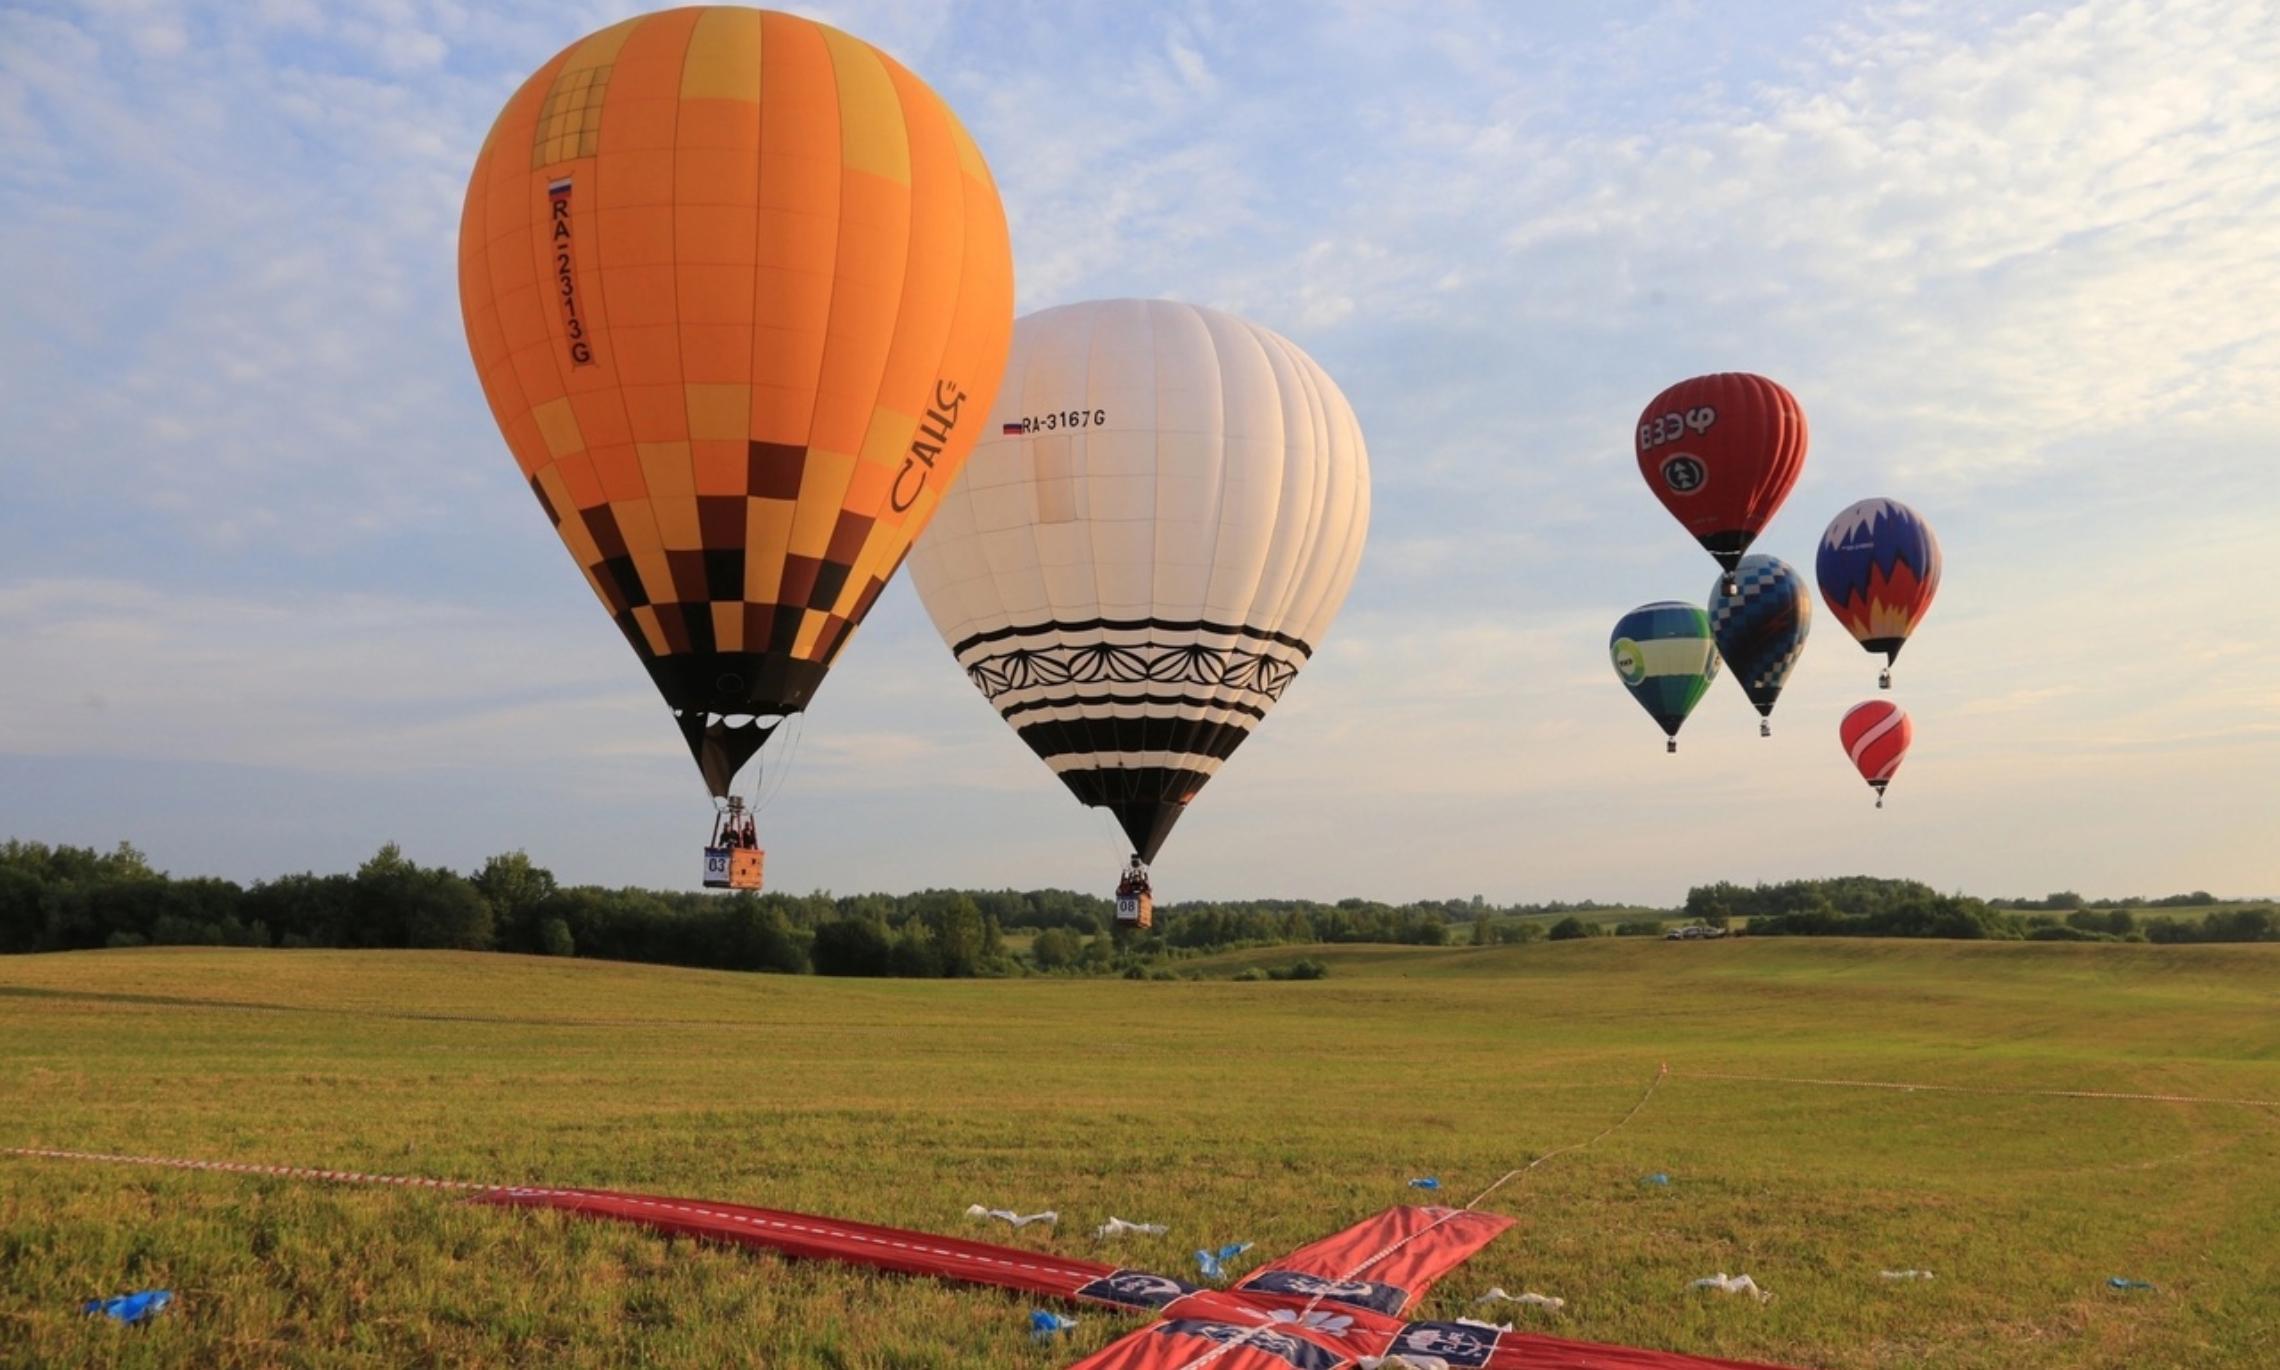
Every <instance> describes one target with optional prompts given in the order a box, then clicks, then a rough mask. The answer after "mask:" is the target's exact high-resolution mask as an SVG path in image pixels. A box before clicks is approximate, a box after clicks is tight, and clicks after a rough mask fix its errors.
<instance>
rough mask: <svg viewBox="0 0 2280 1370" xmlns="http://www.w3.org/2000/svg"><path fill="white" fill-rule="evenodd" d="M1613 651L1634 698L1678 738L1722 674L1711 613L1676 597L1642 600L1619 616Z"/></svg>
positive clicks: (1610, 648)
mask: <svg viewBox="0 0 2280 1370" xmlns="http://www.w3.org/2000/svg"><path fill="white" fill-rule="evenodd" d="M1607 654H1608V657H1609V658H1610V659H1611V660H1612V661H1613V662H1614V663H1615V675H1616V677H1617V678H1618V679H1620V680H1621V681H1622V682H1623V685H1624V687H1625V688H1627V689H1628V690H1630V692H1631V698H1633V699H1635V700H1637V701H1639V707H1640V708H1642V709H1645V710H1646V711H1647V716H1648V717H1649V718H1652V719H1653V720H1654V721H1655V723H1656V724H1657V725H1658V726H1660V727H1661V728H1662V730H1663V733H1664V735H1666V736H1668V737H1671V738H1673V739H1675V738H1676V737H1677V736H1678V730H1679V728H1680V727H1681V726H1682V725H1684V724H1685V722H1686V716H1687V715H1688V714H1690V713H1693V712H1694V706H1695V705H1696V704H1699V703H1701V702H1702V696H1703V695H1705V694H1707V693H1709V690H1710V682H1711V681H1713V680H1716V679H1717V678H1718V651H1717V648H1716V647H1715V646H1713V645H1712V643H1711V640H1710V616H1709V615H1708V614H1706V613H1704V612H1703V611H1702V610H1700V609H1698V608H1696V607H1695V606H1693V605H1691V604H1682V603H1680V602H1679V601H1677V600H1674V599H1666V600H1659V601H1657V602H1656V603H1653V604H1642V605H1640V606H1639V607H1638V608H1636V609H1633V610H1632V611H1631V612H1629V613H1627V614H1625V615H1623V616H1622V617H1621V618H1619V619H1617V620H1615V631H1614V632H1613V633H1610V634H1609V635H1608V639H1607ZM1675 745H1676V744H1675V742H1674V743H1673V746H1674V747H1675Z"/></svg>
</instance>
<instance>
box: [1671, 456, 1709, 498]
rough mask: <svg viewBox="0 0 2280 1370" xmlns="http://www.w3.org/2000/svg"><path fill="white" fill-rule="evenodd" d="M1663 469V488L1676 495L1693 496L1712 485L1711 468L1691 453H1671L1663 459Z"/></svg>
mask: <svg viewBox="0 0 2280 1370" xmlns="http://www.w3.org/2000/svg"><path fill="white" fill-rule="evenodd" d="M1661 469H1662V483H1663V488H1664V489H1666V490H1668V491H1670V492H1671V493H1672V494H1674V495H1691V494H1693V493H1694V492H1695V491H1697V490H1700V489H1701V488H1702V487H1703V486H1705V485H1707V484H1709V483H1710V468H1709V467H1707V466H1704V465H1703V464H1702V458H1700V457H1697V456H1694V455H1692V454H1690V453H1686V452H1673V453H1671V454H1670V455H1669V456H1667V457H1664V458H1663V460H1662V468H1661Z"/></svg>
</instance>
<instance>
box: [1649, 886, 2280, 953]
mask: <svg viewBox="0 0 2280 1370" xmlns="http://www.w3.org/2000/svg"><path fill="white" fill-rule="evenodd" d="M2218 902H2220V901H2219V900H2217V899H2216V898H2214V897H2213V896H2211V895H2210V894H2209V893H2208V892H2207V891H2205V890H2196V891H2194V892H2193V893H2192V894H2189V895H2172V896H2169V897H2167V898H2163V899H2155V900H2147V899H2142V898H2136V897H2133V898H2131V899H2130V900H2128V901H2122V902H2118V903H2117V904H2116V906H2114V907H2110V908H2092V907H2089V906H2088V901H2087V900H2084V899H2082V898H2081V896H2079V895H2074V894H2059V895H2052V896H2050V897H2049V899H2048V900H2038V901H2027V900H2001V901H1994V900H1985V899H1976V898H1973V897H1972V896H1970V895H1965V894H1942V893H1941V892H1939V891H1938V890H1935V889H1933V888H1932V887H1931V886H1929V885H1926V884H1924V883H1923V882H1922V881H1918V880H1886V879H1879V878H1875V877H1871V876H1842V877H1839V878H1836V879H1831V880H1785V881H1781V882H1779V883H1775V884H1758V885H1750V886H1742V885H1736V884H1732V883H1730V882H1726V881H1719V882H1718V883H1715V884H1710V885H1697V886H1695V887H1694V888H1693V889H1691V890H1688V891H1687V894H1686V904H1685V912H1686V914H1687V915H1688V916H1689V917H1691V918H1693V919H1696V920H1698V921H1700V922H1704V923H1709V924H1711V925H1713V926H1717V927H1726V926H1728V925H1729V924H1730V923H1731V922H1733V921H1734V920H1736V919H1747V920H1748V925H1747V931H1748V932H1749V934H1750V935H1751V936H1753V937H1767V936H1774V937H1780V936H1790V937H1948V938H2005V939H2014V940H2015V939H2025V940H2029V941H2043V942H2097V941H2115V942H2119V941H2137V942H2161V943H2178V942H2273V941H2280V914H2276V913H2275V911H2274V910H2273V909H2272V908H2271V907H2270V906H2269V905H2265V906H2247V905H2243V906H2236V907H2227V908H2216V909H2211V910H2210V911H2209V912H2208V913H2207V914H2206V915H2205V916H2203V917H2201V918H2197V919H2195V918H2177V917H2173V916H2169V915H2156V916H2153V917H2149V918H2143V919H2141V918H2140V917H2139V916H2138V914H2137V910H2140V909H2146V908H2183V907H2188V906H2195V905H2207V904H2215V903H2218ZM2025 909H2038V910H2059V909H2065V910H2069V911H2068V912H2067V913H2066V915H2065V917H2064V918H2060V917H2058V916H2057V914H2056V913H2055V912H2033V913H2030V912H2024V911H2023V910H2025Z"/></svg>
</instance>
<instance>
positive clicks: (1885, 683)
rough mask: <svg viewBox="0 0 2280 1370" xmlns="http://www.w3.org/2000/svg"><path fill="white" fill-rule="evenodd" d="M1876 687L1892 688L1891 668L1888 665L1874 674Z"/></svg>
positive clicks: (1881, 688) (1882, 688) (1880, 688)
mask: <svg viewBox="0 0 2280 1370" xmlns="http://www.w3.org/2000/svg"><path fill="white" fill-rule="evenodd" d="M1876 688H1877V689H1879V690H1889V689H1891V688H1892V668H1891V667H1889V666H1888V667H1886V668H1885V669H1884V670H1882V671H1880V672H1878V673H1877V676H1876Z"/></svg>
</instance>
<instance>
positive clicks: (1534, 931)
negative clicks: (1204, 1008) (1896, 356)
mask: <svg viewBox="0 0 2280 1370" xmlns="http://www.w3.org/2000/svg"><path fill="white" fill-rule="evenodd" d="M2053 897H2054V898H2056V897H2057V896H2053ZM2181 902H2182V897H2180V899H2173V900H2160V901H2139V904H2140V907H2162V906H2169V907H2175V906H2178V905H2179V904H2180V903H2181ZM2193 902H2195V903H2210V902H2213V901H2211V900H2210V899H2208V898H2207V897H2206V896H2205V895H2204V894H2202V893H2201V892H2198V891H2197V892H2195V895H2194V896H2193ZM1620 907H1622V906H1619V905H1600V904H1595V903H1592V902H1590V901H1583V902H1580V903H1561V904H1518V905H1504V906H1498V905H1492V904H1489V903H1487V902H1486V901H1484V900H1483V899H1481V898H1480V897H1479V896H1477V895H1475V896H1471V897H1470V898H1463V899H1442V900H1423V901H1417V902H1413V903H1408V904H1399V905H1393V904H1385V903H1380V902H1377V901H1373V900H1365V899H1345V900H1340V901H1338V902H1337V903H1334V904H1325V903H1319V902H1315V901H1311V900H1295V899H1290V900H1284V899H1262V900H1231V901H1188V902H1182V903H1174V904H1165V905H1160V906H1159V907H1158V909H1157V926H1156V927H1155V929H1154V930H1152V931H1151V932H1148V933H1145V934H1139V933H1133V932H1130V931H1120V930H1118V929H1116V928H1115V927H1114V917H1113V905H1112V903H1111V901H1109V900H1107V899H1104V898H1100V897H1098V896H1094V895H1088V894H1080V893H1077V892H1075V891H1071V890H1051V889H1049V890H1027V891H1022V890H921V891H919V892H917V893H914V894H900V895H892V894H859V895H844V896H833V895H831V894H828V893H822V892H817V893H812V894H804V895H795V894H784V893H778V892H770V893H766V894H757V895H755V894H748V893H737V894H715V893H699V892H695V891H657V890H646V889H638V888H622V889H606V888H602V887H599V886H592V885H577V886H564V885H561V884H559V883H558V882H557V881H556V880H555V878H554V876H553V874H552V873H551V872H550V871H548V870H546V869H545V868H544V867H542V866H539V865H537V864H536V863H534V862H532V861H531V859H530V858H529V857H528V856H526V855H524V854H523V853H521V852H507V853H502V854H500V855H498V856H494V857H492V858H490V859H489V860H487V861H485V862H484V863H483V865H482V866H481V867H480V868H479V869H478V870H476V871H475V872H473V873H472V874H467V875H462V874H460V873H458V872H456V871H452V870H449V869H446V868H443V867H439V866H421V865H419V864H417V863H416V862H414V861H412V860H410V859H409V858H407V857H406V856H405V855H404V854H403V852H402V851H401V850H400V849H399V848H397V847H396V846H395V844H393V843H390V844H388V845H386V846H383V847H382V848H380V850H379V851H377V852H376V853H374V854H373V856H372V858H371V859H370V860H368V861H366V862H364V864H363V865H361V866H359V867H358V868H357V870H356V871H355V872H354V873H341V874H332V875H318V874H314V873H303V874H298V875H286V876H280V877H278V878H276V879H273V880H265V881H258V882H256V883H254V884H252V885H250V886H241V885H239V884H237V883H236V882H234V881H229V880H221V879H214V878H210V877H193V878H183V879H176V878H173V877H170V876H168V875H166V874H165V873H163V872H160V871H157V870H154V869H152V867H151V866H150V863H149V862H148V861H147V860H146V859H145V858H144V857H143V855H142V854H141V853H140V852H138V851H136V850H135V849H134V847H132V846H131V845H129V844H126V843H121V844H120V845H119V846H118V847H116V848H115V849H113V850H111V851H109V852H99V851H96V850H93V849H91V848H84V847H71V846H48V845H46V844H43V843H39V842H25V841H8V842H5V843H0V953H4V952H35V951H70V950H81V949H87V948H96V947H133V946H146V945H189V946H244V947H399V948H412V947H424V948H451V949H459V950H467V951H510V952H523V953H528V954H533V955H542V956H587V957H597V958H602V959H607V960H618V961H644V962H651V963H655V964H662V965H676V966H695V967H706V968H712V969H720V970H760V971H777V972H782V973H787V974H799V973H814V974H820V975H863V976H912V977H967V976H986V975H1008V974H1028V973H1040V972H1042V973H1061V974H1091V975H1100V974H1118V973H1121V974H1125V975H1171V974H1175V973H1176V970H1175V968H1176V966H1177V963H1178V962H1180V961H1182V960H1186V959H1189V958H1192V957H1195V956H1199V955H1203V954H1205V953H1209V952H1214V951H1221V950H1226V949H1228V948H1234V947H1251V946H1270V945H1286V944H1287V945H1320V944H1327V943H1341V942H1379V943H1400V944H1407V945H1412V946H1440V945H1444V944H1447V943H1449V942H1452V941H1458V940H1466V941H1470V942H1472V943H1474V944H1476V945H1478V944H1486V943H1494V942H1525V941H1532V940H1535V939H1537V938H1539V937H1545V936H1549V937H1550V938H1551V939H1552V940H1561V939H1564V938H1569V937H1588V936H1599V935H1604V934H1606V933H1609V932H1612V933H1614V934H1616V935H1633V936H1652V935H1656V934H1659V933H1661V932H1662V931H1663V930H1664V929H1665V928H1666V927H1667V926H1668V924H1667V923H1666V922H1665V921H1664V920H1663V919H1660V918H1655V917H1640V916H1635V915H1634V916H1632V917H1629V918H1625V919H1623V920H1622V921H1619V922H1614V923H1612V924H1610V923H1608V922H1605V921H1601V920H1595V919H1591V918H1587V917H1584V916H1581V915H1584V914H1589V913H1592V912H1594V911H1599V910H1604V909H1615V908H1620ZM1563 912H1564V913H1565V915H1566V916H1564V917H1560V918H1559V919H1558V921H1556V922H1555V921H1551V920H1552V917H1553V915H1555V914H1560V913H1563ZM1670 913H1671V916H1672V917H1674V918H1684V919H1687V920H1690V921H1695V922H1702V923H1708V924H1713V925H1718V926H1735V927H1737V928H1742V927H1743V926H1744V925H1745V923H1746V929H1745V930H1746V931H1747V932H1748V933H1750V934H1752V935H1758V936H1764V935H1776V936H1781V935H1789V936H1799V935H1802V936H1829V935H1835V936H1870V937H1969V938H1986V937H2000V938H2032V939H2039V940H2078V941H2114V940H2138V941H2149V942H2192V941H2272V940H2280V916H2276V915H2275V914H2274V912H2273V910H2272V909H2271V908H2269V907H2248V906H2237V907H2227V908H2221V909H2216V910H2214V911H2212V912H2210V913H2209V914H2207V915H2206V916H2205V917H2203V918H2201V919H2177V918H2171V917H2167V916H2155V917H2150V918H2145V919H2140V918H2139V917H2138V916H2137V914H2136V913H2135V912H2133V911H2132V910H2131V909H2128V908H2111V909H2089V908H2072V909H2070V910H2069V911H2068V912H2066V913H2065V914H2064V917H2063V918H2061V917H2060V916H2059V915H2058V914H2057V913H2055V912H2033V913H2029V912H2023V911H2020V910H2018V909H2015V908H2010V907H2002V906H1998V905H1997V904H1996V903H1993V902H1990V901H1985V900H1980V899H1975V898H1971V897H1969V896H1965V895H1950V894H1942V893H1940V892H1939V891H1937V890H1934V889H1932V888H1931V887H1930V886H1928V885H1925V884H1923V883H1921V882H1918V881H1913V880H1887V879H1879V878H1872V877H1867V876H1852V877H1843V878H1839V879H1834V880H1792V881H1784V882H1781V883H1778V884H1770V885H1769V884H1760V885H1752V886H1741V885H1735V884H1731V883H1727V882H1719V883H1715V884H1708V885H1698V886H1696V887H1694V888H1693V889H1691V890H1689V891H1688V893H1687V899H1686V903H1685V904H1684V905H1683V906H1681V907H1680V908H1678V909H1674V910H1671V911H1670ZM1466 924H1469V925H1470V931H1469V935H1462V936H1460V935H1458V934H1457V933H1456V932H1455V930H1456V929H1459V928H1462V927H1463V926H1464V925H1466ZM1009 933H1015V934H1020V935H1023V936H1025V937H1026V940H1027V943H1028V945H1027V947H1026V949H1022V950H1017V949H1016V948H1015V946H1013V945H1009V942H1008V934H1009ZM1321 972H1322V968H1321V966H1320V963H1314V964H1313V966H1312V967H1311V968H1310V971H1309V973H1310V974H1319V973H1321Z"/></svg>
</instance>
